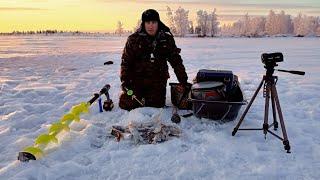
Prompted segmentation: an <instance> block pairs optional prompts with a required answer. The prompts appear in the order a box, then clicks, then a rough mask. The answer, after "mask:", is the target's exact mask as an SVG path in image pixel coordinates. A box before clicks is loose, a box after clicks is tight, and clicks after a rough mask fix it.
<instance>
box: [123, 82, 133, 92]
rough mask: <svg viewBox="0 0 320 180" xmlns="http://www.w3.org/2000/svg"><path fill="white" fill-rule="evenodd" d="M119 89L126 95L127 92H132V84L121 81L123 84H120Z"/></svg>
mask: <svg viewBox="0 0 320 180" xmlns="http://www.w3.org/2000/svg"><path fill="white" fill-rule="evenodd" d="M121 88H122V91H124V92H126V93H127V91H128V90H131V91H132V84H131V83H129V82H125V81H123V82H122V83H121Z"/></svg>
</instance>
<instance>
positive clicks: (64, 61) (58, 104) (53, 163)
mask: <svg viewBox="0 0 320 180" xmlns="http://www.w3.org/2000/svg"><path fill="white" fill-rule="evenodd" d="M125 41H126V38H125V37H120V38H119V37H85V36H83V37H72V36H1V39H0V97H1V98H0V179H77V180H78V179H290V180H291V179H319V178H320V171H319V169H320V121H319V116H320V93H319V92H320V71H319V70H320V62H319V57H320V39H319V38H214V39H212V38H203V39H198V38H176V43H177V45H178V47H180V48H181V49H182V54H181V55H182V57H183V59H184V64H185V66H186V69H187V73H188V75H189V81H191V80H192V79H193V77H194V76H195V74H196V72H197V71H198V70H199V69H201V68H208V69H224V70H232V71H233V72H234V73H235V74H237V75H238V76H239V78H240V82H241V85H242V89H243V90H244V94H245V95H246V97H247V99H250V97H251V96H252V95H253V93H254V91H255V90H256V88H257V86H258V84H259V82H260V81H261V78H262V75H263V74H264V72H265V70H264V68H263V64H262V63H261V60H260V55H261V53H263V52H274V51H280V52H283V53H284V57H285V60H284V62H281V63H279V67H278V68H279V69H296V70H302V71H306V75H305V76H296V75H291V74H287V73H280V72H276V74H277V75H278V76H279V81H278V84H277V88H278V93H279V97H280V101H281V106H282V111H283V114H284V118H285V123H286V128H287V133H288V136H289V140H290V145H291V148H292V153H291V154H287V153H285V150H284V149H283V145H282V142H281V141H279V140H278V139H276V138H274V137H273V136H271V135H269V134H268V135H267V139H266V140H265V139H264V136H263V133H262V132H260V131H254V132H245V131H239V132H238V133H237V135H236V136H235V137H232V136H231V132H232V130H233V127H234V126H235V125H236V123H237V121H238V119H237V120H235V121H232V122H229V123H225V124H218V123H216V122H213V121H210V120H206V119H201V120H200V119H197V118H195V117H189V118H183V119H182V123H181V124H180V125H179V126H180V128H181V129H182V131H183V135H182V137H180V138H173V139H171V140H169V141H167V142H164V143H160V144H156V145H135V144H133V143H132V142H131V141H120V142H116V141H115V140H114V139H109V138H107V139H106V140H105V138H104V137H105V134H106V133H107V132H106V130H107V129H108V127H109V126H111V125H115V124H120V125H125V124H127V123H128V122H129V121H147V120H150V119H151V118H152V117H153V116H154V115H155V114H157V113H159V111H160V110H159V109H156V108H139V109H136V110H133V111H131V112H127V111H124V110H121V109H119V107H118V96H119V93H120V80H119V68H120V56H121V52H122V48H123V46H124V43H125ZM108 60H112V61H114V64H113V65H109V66H104V65H103V63H104V62H105V61H108ZM170 75H171V78H170V79H169V82H176V77H175V75H174V74H173V71H172V69H170ZM106 83H109V84H111V86H112V87H111V90H110V93H111V99H113V101H114V102H115V108H114V110H113V111H111V112H104V113H99V111H98V107H97V105H96V104H95V105H93V106H92V107H91V112H90V114H86V115H84V116H82V117H81V121H80V123H73V124H72V125H71V129H72V130H71V131H70V132H69V133H63V134H61V135H60V136H59V139H60V141H59V144H58V145H56V146H53V147H52V148H51V149H50V150H49V151H48V153H47V155H46V156H45V157H44V158H42V159H40V160H37V161H32V162H29V163H21V162H19V161H17V160H16V158H17V153H18V152H19V151H21V150H22V149H23V148H24V147H25V146H29V145H32V143H33V140H34V139H35V138H36V137H37V135H39V134H41V133H45V132H46V131H47V130H48V127H49V125H50V124H51V123H53V122H55V121H57V120H58V119H59V118H60V117H61V115H62V114H64V113H66V112H67V111H68V110H69V109H70V108H71V107H72V106H73V105H75V104H78V103H79V102H82V101H87V100H89V99H90V97H91V95H92V94H93V93H94V92H97V91H99V90H100V88H102V87H103V86H104V85H105V84H106ZM170 104H171V102H170V88H169V86H168V88H167V105H170ZM171 111H172V109H170V108H166V109H164V110H163V113H162V115H161V119H162V121H164V122H166V123H170V118H171ZM242 111H243V109H242ZM263 111H264V99H263V98H262V94H261V93H260V94H259V96H258V97H257V99H256V101H255V103H254V104H253V106H252V108H251V110H250V111H249V113H248V115H247V116H246V119H245V121H244V123H243V124H242V126H241V127H261V126H262V122H263V120H262V119H263ZM239 114H241V112H240V113H239ZM279 130H280V129H279ZM279 132H280V131H279ZM93 143H98V144H99V143H100V145H101V148H96V147H95V146H92V144H93ZM103 143H104V144H103Z"/></svg>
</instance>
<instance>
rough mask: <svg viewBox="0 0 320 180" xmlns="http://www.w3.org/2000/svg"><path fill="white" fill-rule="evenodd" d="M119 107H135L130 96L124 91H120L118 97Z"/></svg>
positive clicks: (130, 108)
mask: <svg viewBox="0 0 320 180" xmlns="http://www.w3.org/2000/svg"><path fill="white" fill-rule="evenodd" d="M119 107H120V108H121V109H124V110H128V111H130V110H132V109H135V108H137V107H138V106H137V105H136V103H134V102H133V100H132V99H131V97H130V96H128V95H127V94H125V93H122V94H121V95H120V97H119Z"/></svg>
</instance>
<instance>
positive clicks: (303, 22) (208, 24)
mask: <svg viewBox="0 0 320 180" xmlns="http://www.w3.org/2000/svg"><path fill="white" fill-rule="evenodd" d="M216 12H217V11H216V9H214V10H213V11H211V12H207V11H205V10H198V11H197V12H196V17H197V18H196V21H195V22H193V21H191V20H189V11H188V10H185V9H184V8H182V7H179V8H178V9H177V10H175V11H173V10H172V9H171V8H170V7H169V6H167V12H166V20H167V23H166V24H167V25H168V27H169V28H170V30H171V32H172V33H173V34H174V35H175V36H179V37H185V36H188V35H196V36H198V37H216V36H223V37H264V36H298V37H304V36H320V17H319V16H308V15H304V14H302V13H299V14H298V15H297V16H296V17H294V16H292V15H289V14H286V13H285V11H283V10H282V11H281V12H280V13H278V14H277V13H276V12H275V11H273V10H270V11H269V13H268V14H267V15H266V16H250V15H249V14H248V13H246V14H245V15H243V16H242V17H241V18H240V19H239V20H237V21H236V22H234V23H232V24H229V25H226V24H224V25H222V26H219V25H220V22H219V20H218V16H219V15H217V13H216ZM140 24H141V20H138V22H137V25H136V27H135V28H134V29H133V32H134V31H136V30H137V29H138V28H139V27H140ZM123 25H124V24H123V23H122V22H121V21H118V24H117V28H116V30H115V34H120V35H121V34H123V33H124V30H123V29H124V28H123ZM128 32H129V33H130V32H131V31H127V33H128Z"/></svg>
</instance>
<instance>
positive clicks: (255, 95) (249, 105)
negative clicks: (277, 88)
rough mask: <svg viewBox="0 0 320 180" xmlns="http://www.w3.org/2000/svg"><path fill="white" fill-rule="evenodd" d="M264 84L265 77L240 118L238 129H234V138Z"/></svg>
mask: <svg viewBox="0 0 320 180" xmlns="http://www.w3.org/2000/svg"><path fill="white" fill-rule="evenodd" d="M263 82H264V77H263V79H262V81H261V82H260V84H259V86H258V88H257V90H256V92H255V93H254V95H253V96H252V98H251V100H250V102H249V104H248V106H247V107H246V109H245V110H244V112H243V114H242V115H241V118H240V120H239V122H238V124H237V125H236V127H235V128H234V129H233V131H232V136H234V135H236V133H237V131H238V129H239V127H240V125H241V123H242V121H243V120H244V117H245V116H246V114H247V113H248V111H249V109H250V107H251V105H252V103H253V101H254V100H255V98H256V97H257V95H258V93H259V91H260V89H261V87H262V85H263Z"/></svg>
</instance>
